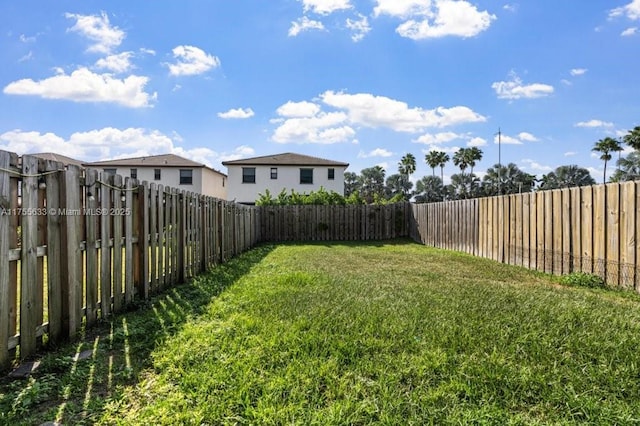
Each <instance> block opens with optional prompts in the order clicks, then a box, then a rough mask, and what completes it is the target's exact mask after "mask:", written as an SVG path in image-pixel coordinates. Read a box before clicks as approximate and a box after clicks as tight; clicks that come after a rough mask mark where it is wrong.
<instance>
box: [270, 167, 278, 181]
mask: <svg viewBox="0 0 640 426" xmlns="http://www.w3.org/2000/svg"><path fill="white" fill-rule="evenodd" d="M271 179H278V168H277V167H272V168H271Z"/></svg>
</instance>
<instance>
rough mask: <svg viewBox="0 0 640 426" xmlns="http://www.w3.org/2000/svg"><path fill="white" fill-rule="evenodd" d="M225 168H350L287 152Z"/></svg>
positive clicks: (239, 161) (231, 163)
mask: <svg viewBox="0 0 640 426" xmlns="http://www.w3.org/2000/svg"><path fill="white" fill-rule="evenodd" d="M222 165H223V166H270V165H273V166H276V165H277V166H337V167H349V163H342V162H340V161H333V160H326V159H324V158H318V157H311V156H309V155H302V154H295V153H292V152H286V153H284V154H275V155H265V156H262V157H253V158H244V159H241V160H232V161H223V162H222Z"/></svg>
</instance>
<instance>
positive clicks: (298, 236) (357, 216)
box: [260, 203, 411, 242]
mask: <svg viewBox="0 0 640 426" xmlns="http://www.w3.org/2000/svg"><path fill="white" fill-rule="evenodd" d="M410 213H411V208H410V204H409V203H399V204H389V205H345V206H324V205H300V206H263V207H260V218H261V222H260V235H261V236H262V241H269V242H279V241H329V240H331V241H366V240H383V239H390V238H398V237H406V236H408V235H409V214H410Z"/></svg>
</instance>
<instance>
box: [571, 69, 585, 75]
mask: <svg viewBox="0 0 640 426" xmlns="http://www.w3.org/2000/svg"><path fill="white" fill-rule="evenodd" d="M587 71H588V70H587V69H586V68H574V69H572V70H571V71H570V73H571V75H572V76H574V77H575V76H577V75H584V74H586V73H587Z"/></svg>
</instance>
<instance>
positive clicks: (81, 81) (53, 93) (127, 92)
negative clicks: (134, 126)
mask: <svg viewBox="0 0 640 426" xmlns="http://www.w3.org/2000/svg"><path fill="white" fill-rule="evenodd" d="M148 81H149V78H148V77H142V76H136V75H130V76H128V77H126V78H124V79H122V80H121V79H118V78H114V77H113V76H112V75H111V74H96V73H93V72H92V71H90V70H89V69H87V68H79V69H77V70H75V71H73V72H72V73H71V74H65V73H64V71H62V70H58V74H57V75H55V76H53V77H49V78H46V79H44V80H40V81H34V80H32V79H30V78H26V79H22V80H18V81H14V82H12V83H9V84H8V85H7V86H6V87H5V88H4V90H3V92H4V93H5V94H7V95H30V96H40V97H41V98H45V99H64V100H69V101H73V102H107V103H115V104H119V105H122V106H126V107H129V108H143V107H149V106H152V101H154V100H155V99H156V98H157V96H156V94H155V93H154V94H153V95H151V94H149V93H147V92H145V91H144V88H145V85H146V84H147V82H148Z"/></svg>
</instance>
